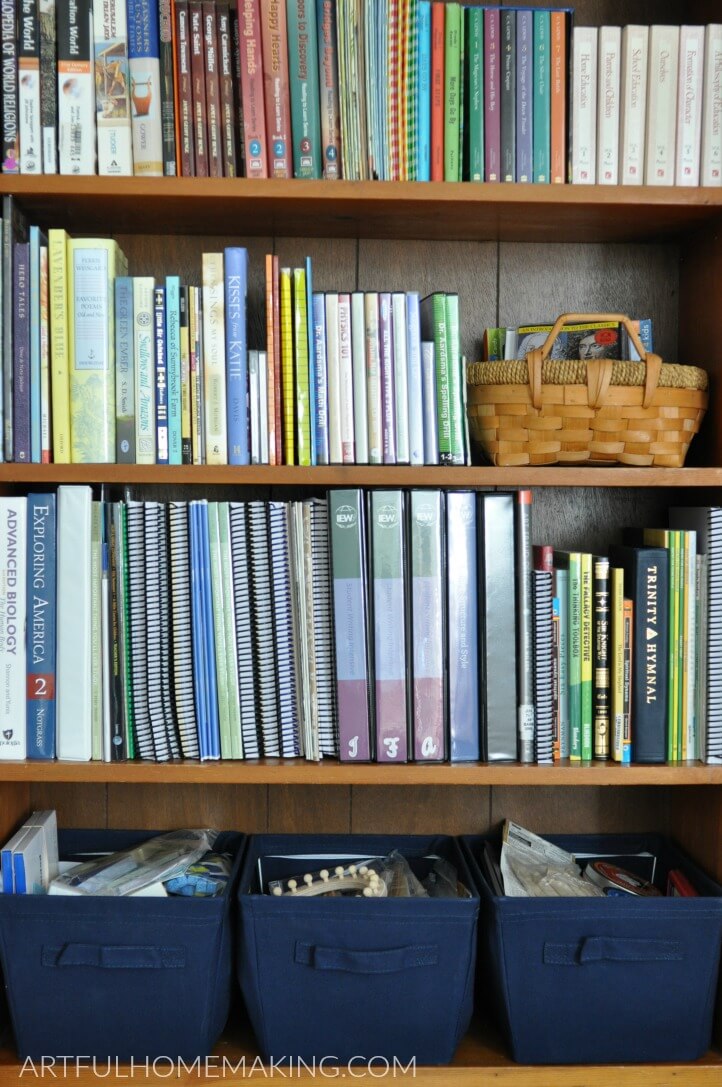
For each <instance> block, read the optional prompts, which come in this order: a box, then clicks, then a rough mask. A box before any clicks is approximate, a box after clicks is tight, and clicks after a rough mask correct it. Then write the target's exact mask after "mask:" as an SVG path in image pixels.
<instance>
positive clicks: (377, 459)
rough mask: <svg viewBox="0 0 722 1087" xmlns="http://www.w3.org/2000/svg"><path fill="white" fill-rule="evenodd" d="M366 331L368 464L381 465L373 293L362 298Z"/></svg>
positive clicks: (378, 365) (378, 363)
mask: <svg viewBox="0 0 722 1087" xmlns="http://www.w3.org/2000/svg"><path fill="white" fill-rule="evenodd" d="M364 313H365V330H366V407H367V411H368V417H369V427H368V442H369V464H381V463H382V462H383V459H384V453H383V418H382V402H381V356H380V352H379V296H378V294H377V293H376V292H375V291H371V292H369V293H368V294H367V295H366V297H365V298H364Z"/></svg>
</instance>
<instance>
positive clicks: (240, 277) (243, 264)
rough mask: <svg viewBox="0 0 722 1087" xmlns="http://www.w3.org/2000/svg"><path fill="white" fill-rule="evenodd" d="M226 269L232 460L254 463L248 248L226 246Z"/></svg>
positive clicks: (227, 389)
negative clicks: (250, 412)
mask: <svg viewBox="0 0 722 1087" xmlns="http://www.w3.org/2000/svg"><path fill="white" fill-rule="evenodd" d="M223 269H224V278H225V284H224V286H225V295H226V367H227V374H226V412H227V425H228V463H229V464H250V450H249V447H248V341H247V334H246V296H247V293H248V250H247V249H241V248H239V247H238V246H234V247H232V248H229V249H226V250H225V253H224V261H223ZM271 364H272V360H271Z"/></svg>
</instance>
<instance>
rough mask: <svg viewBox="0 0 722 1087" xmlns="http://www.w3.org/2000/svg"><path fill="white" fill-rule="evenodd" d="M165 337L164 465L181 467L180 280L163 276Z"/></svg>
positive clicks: (176, 277)
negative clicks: (166, 379) (165, 449)
mask: <svg viewBox="0 0 722 1087" xmlns="http://www.w3.org/2000/svg"><path fill="white" fill-rule="evenodd" d="M165 335H166V361H167V367H168V463H169V464H182V463H183V454H182V438H181V427H182V424H181V412H182V407H181V399H182V395H181V346H180V278H179V277H178V276H166V281H165Z"/></svg>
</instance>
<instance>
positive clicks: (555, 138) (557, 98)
mask: <svg viewBox="0 0 722 1087" xmlns="http://www.w3.org/2000/svg"><path fill="white" fill-rule="evenodd" d="M551 77H552V78H551V149H550V150H551V180H552V184H553V185H563V184H564V183H565V181H566V179H567V14H566V12H564V11H553V12H552V13H551Z"/></svg>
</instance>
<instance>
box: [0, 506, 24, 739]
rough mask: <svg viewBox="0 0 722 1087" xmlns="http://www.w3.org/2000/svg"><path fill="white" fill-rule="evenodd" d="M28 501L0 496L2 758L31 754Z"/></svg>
mask: <svg viewBox="0 0 722 1087" xmlns="http://www.w3.org/2000/svg"><path fill="white" fill-rule="evenodd" d="M27 504H28V500H27V498H0V664H1V665H2V672H1V673H0V675H1V676H2V685H1V687H0V690H1V692H2V699H1V701H0V759H24V758H25V757H26V754H27V745H26V725H25V721H26V700H25V694H26V651H25V618H26V613H25V601H26V592H25V582H26V536H27Z"/></svg>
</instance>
